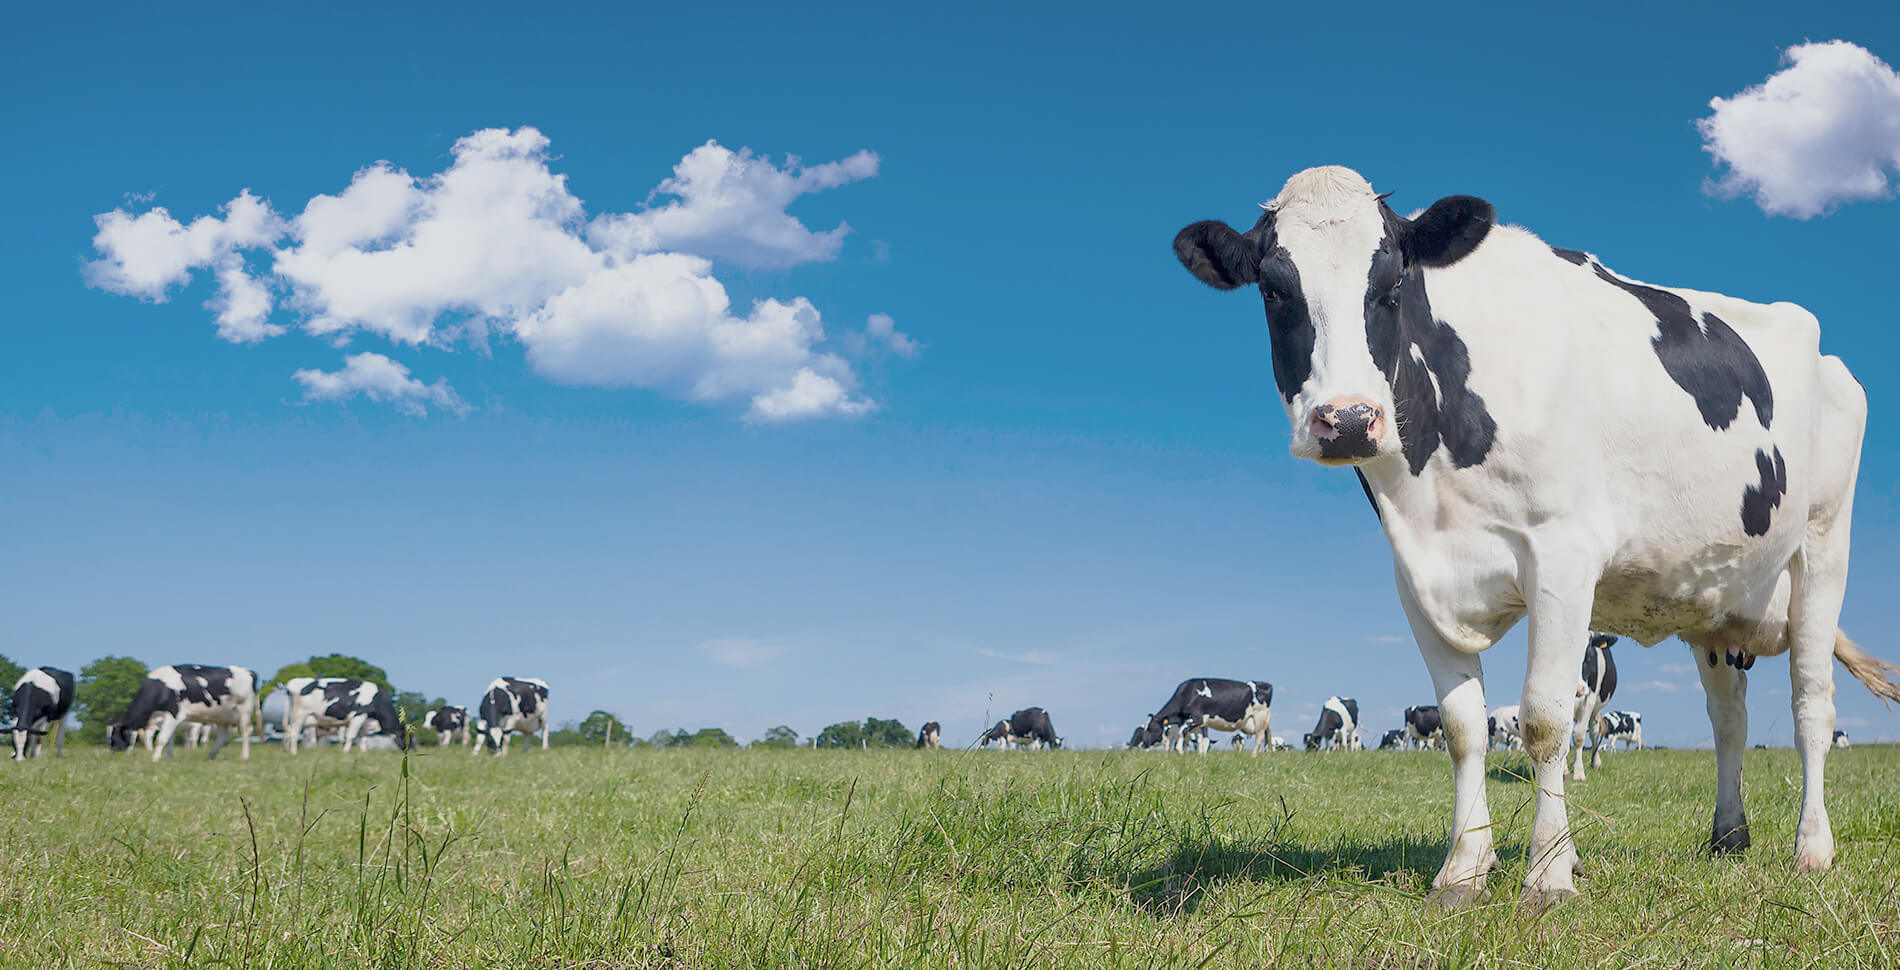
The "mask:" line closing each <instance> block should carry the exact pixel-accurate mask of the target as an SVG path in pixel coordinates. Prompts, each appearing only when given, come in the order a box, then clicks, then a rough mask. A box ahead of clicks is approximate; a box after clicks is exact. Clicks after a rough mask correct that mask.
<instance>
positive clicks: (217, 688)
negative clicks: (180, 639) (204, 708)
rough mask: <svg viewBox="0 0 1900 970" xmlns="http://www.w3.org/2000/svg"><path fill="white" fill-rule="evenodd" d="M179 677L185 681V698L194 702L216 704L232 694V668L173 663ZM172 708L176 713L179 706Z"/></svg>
mask: <svg viewBox="0 0 1900 970" xmlns="http://www.w3.org/2000/svg"><path fill="white" fill-rule="evenodd" d="M172 669H173V670H176V671H178V677H179V679H180V680H182V681H184V682H185V689H184V692H183V695H184V698H185V700H188V701H190V702H192V703H193V704H216V703H218V702H219V701H221V700H223V699H225V698H226V697H229V696H231V668H229V667H207V666H204V665H203V664H173V665H172ZM171 710H172V711H173V712H174V713H176V711H177V708H176V707H173V708H171Z"/></svg>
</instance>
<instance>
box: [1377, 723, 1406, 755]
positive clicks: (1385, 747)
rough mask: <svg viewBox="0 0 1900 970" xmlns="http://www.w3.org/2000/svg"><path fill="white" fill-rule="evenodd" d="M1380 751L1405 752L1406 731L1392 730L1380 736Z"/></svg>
mask: <svg viewBox="0 0 1900 970" xmlns="http://www.w3.org/2000/svg"><path fill="white" fill-rule="evenodd" d="M1379 750H1380V751H1403V750H1405V731H1404V730H1403V729H1401V728H1393V729H1392V730H1390V731H1387V732H1385V733H1384V734H1382V735H1380V736H1379Z"/></svg>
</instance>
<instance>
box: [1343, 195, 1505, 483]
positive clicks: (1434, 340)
mask: <svg viewBox="0 0 1900 970" xmlns="http://www.w3.org/2000/svg"><path fill="white" fill-rule="evenodd" d="M1381 213H1382V214H1383V215H1384V217H1385V220H1386V238H1385V241H1384V242H1382V243H1381V244H1380V247H1379V250H1378V252H1376V253H1375V254H1374V255H1373V258H1372V268H1371V269H1370V270H1369V271H1368V274H1367V280H1366V347H1367V349H1369V350H1371V351H1372V362H1373V363H1374V364H1377V365H1378V367H1379V370H1380V372H1381V373H1383V374H1385V379H1386V382H1387V383H1388V384H1390V385H1391V387H1392V399H1393V402H1394V405H1395V407H1396V409H1397V411H1398V413H1397V414H1396V415H1394V418H1395V419H1396V421H1397V427H1398V432H1399V443H1400V445H1401V447H1402V448H1403V450H1404V452H1405V463H1406V467H1408V468H1410V469H1411V472H1412V474H1413V475H1418V474H1420V473H1422V472H1423V471H1424V470H1425V464H1426V462H1428V461H1430V460H1431V457H1432V454H1433V453H1435V452H1436V451H1437V450H1438V448H1439V446H1441V445H1442V446H1444V448H1445V450H1446V452H1447V454H1448V455H1449V457H1450V458H1451V464H1452V467H1454V468H1470V467H1472V466H1474V465H1478V464H1481V463H1482V462H1483V461H1484V459H1485V456H1486V455H1488V454H1490V453H1491V443H1492V441H1493V440H1494V439H1495V438H1496V436H1497V429H1498V425H1497V421H1495V420H1494V419H1493V418H1492V417H1491V412H1490V411H1489V410H1487V409H1486V407H1485V403H1484V398H1483V397H1482V396H1480V395H1478V394H1477V393H1476V392H1474V391H1472V390H1471V389H1470V388H1469V387H1468V386H1467V382H1468V381H1469V380H1470V377H1471V355H1470V353H1469V352H1468V351H1467V350H1466V348H1465V342H1464V341H1463V340H1462V339H1460V338H1459V336H1458V332H1457V331H1456V330H1453V329H1452V328H1451V326H1450V325H1449V324H1446V323H1445V322H1444V321H1442V320H1439V319H1438V318H1437V317H1435V316H1434V315H1433V314H1432V301H1431V296H1430V295H1429V294H1428V293H1426V291H1425V277H1424V274H1423V272H1422V271H1421V269H1420V267H1419V265H1418V264H1414V263H1410V262H1408V261H1407V260H1406V259H1405V258H1404V257H1403V255H1402V253H1401V251H1400V249H1401V247H1400V245H1399V243H1398V242H1397V240H1399V239H1401V238H1403V236H1404V235H1405V233H1406V227H1405V221H1404V220H1403V219H1400V218H1399V217H1398V215H1397V214H1395V213H1394V212H1393V211H1392V210H1391V209H1389V208H1385V207H1384V206H1381ZM1414 348H1416V350H1417V353H1416V354H1414V353H1413V350H1414ZM1421 358H1422V360H1421ZM1434 378H1436V386H1435V387H1434Z"/></svg>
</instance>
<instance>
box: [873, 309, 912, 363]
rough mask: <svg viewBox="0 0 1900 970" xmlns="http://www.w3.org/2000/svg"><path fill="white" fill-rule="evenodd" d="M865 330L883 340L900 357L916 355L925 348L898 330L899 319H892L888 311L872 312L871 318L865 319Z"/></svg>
mask: <svg viewBox="0 0 1900 970" xmlns="http://www.w3.org/2000/svg"><path fill="white" fill-rule="evenodd" d="M864 332H865V333H867V334H869V335H870V336H871V337H873V338H875V339H877V340H882V341H883V342H884V343H885V344H886V345H888V346H889V347H890V348H891V352H892V353H895V354H896V355H897V356H899V357H915V356H917V354H918V353H919V352H920V351H922V350H923V345H921V344H919V343H918V342H917V341H915V340H912V339H911V338H910V337H908V336H905V335H904V334H903V333H900V332H899V331H898V329H897V321H896V320H893V319H891V315H890V314H888V313H873V314H871V316H870V318H869V319H867V320H865V321H864Z"/></svg>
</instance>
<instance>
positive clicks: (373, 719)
mask: <svg viewBox="0 0 1900 970" xmlns="http://www.w3.org/2000/svg"><path fill="white" fill-rule="evenodd" d="M284 693H285V694H286V695H288V696H289V698H290V700H289V703H288V704H287V705H286V706H285V707H284V750H286V751H289V752H290V753H291V754H296V753H297V742H298V740H299V739H301V738H302V737H303V732H304V729H305V728H339V729H341V731H342V734H343V750H345V751H348V750H350V745H353V744H354V745H356V750H358V751H365V750H368V749H366V748H365V747H363V745H362V744H361V742H360V740H359V739H365V740H366V735H365V730H364V729H365V728H368V729H369V733H375V732H376V731H381V732H383V733H384V734H387V735H388V736H390V737H391V738H394V739H395V740H396V743H397V744H398V745H401V744H403V743H404V741H405V739H404V734H405V733H406V732H405V731H404V730H403V725H402V719H401V718H399V717H397V716H396V702H395V701H394V700H393V699H392V698H391V697H390V696H389V692H388V691H386V690H384V689H382V688H381V687H378V686H377V685H376V684H374V683H372V682H370V681H367V680H352V679H350V678H348V677H292V678H291V679H289V680H287V681H285V682H284Z"/></svg>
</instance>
